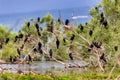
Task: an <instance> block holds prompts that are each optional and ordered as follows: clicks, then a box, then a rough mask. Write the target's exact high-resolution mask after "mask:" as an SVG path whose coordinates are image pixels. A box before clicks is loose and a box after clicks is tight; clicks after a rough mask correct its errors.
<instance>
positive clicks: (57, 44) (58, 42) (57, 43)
mask: <svg viewBox="0 0 120 80" xmlns="http://www.w3.org/2000/svg"><path fill="white" fill-rule="evenodd" d="M59 45H60V41H59V39H58V38H57V40H56V46H57V49H58V48H59Z"/></svg>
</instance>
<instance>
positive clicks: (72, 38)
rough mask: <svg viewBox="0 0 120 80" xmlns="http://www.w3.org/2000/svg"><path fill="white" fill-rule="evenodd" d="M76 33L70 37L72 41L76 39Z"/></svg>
mask: <svg viewBox="0 0 120 80" xmlns="http://www.w3.org/2000/svg"><path fill="white" fill-rule="evenodd" d="M74 38H75V35H74V34H73V35H72V37H71V38H70V40H71V42H72V41H73V40H74Z"/></svg>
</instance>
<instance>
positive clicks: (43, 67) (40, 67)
mask: <svg viewBox="0 0 120 80" xmlns="http://www.w3.org/2000/svg"><path fill="white" fill-rule="evenodd" d="M76 62H77V63H78V64H80V65H81V66H85V65H87V64H88V63H86V62H84V61H76ZM65 63H66V64H72V63H71V62H65ZM72 65H74V64H72ZM0 66H1V67H2V68H6V69H11V70H10V71H11V72H13V73H16V72H17V69H18V68H19V69H21V70H22V71H29V69H31V70H32V71H34V72H36V73H45V72H46V71H48V70H52V71H57V70H59V71H64V69H65V66H64V65H63V64H60V63H57V62H52V61H44V62H34V63H31V64H30V65H29V64H1V65H0ZM77 69H78V68H77Z"/></svg>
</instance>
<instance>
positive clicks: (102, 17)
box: [0, 13, 118, 63]
mask: <svg viewBox="0 0 120 80" xmlns="http://www.w3.org/2000/svg"><path fill="white" fill-rule="evenodd" d="M40 21H41V20H40V17H38V19H37V22H40ZM57 21H58V22H61V19H58V20H57ZM52 24H54V23H53V21H51V23H50V25H48V26H47V27H48V31H50V32H51V33H53V32H54V30H53V26H52ZM69 24H70V21H69V19H66V21H65V24H64V29H65V30H71V26H69ZM30 25H31V23H30V22H28V23H27V28H28V29H29V28H30ZM100 25H103V26H104V28H106V29H107V28H108V22H107V19H105V15H104V14H103V13H101V14H100ZM34 26H35V28H36V32H37V35H38V36H39V37H41V33H40V27H39V24H38V23H36V24H35V25H34ZM83 29H84V26H83V25H80V30H81V31H83ZM89 35H90V36H92V35H93V30H90V31H89ZM31 36H32V34H30V33H28V34H27V35H24V34H22V33H20V34H19V35H16V36H15V39H14V43H16V44H17V41H19V40H20V39H23V38H24V40H23V43H22V45H21V47H17V49H16V51H17V53H18V56H14V57H13V56H10V59H9V61H10V62H11V63H14V62H16V61H17V57H19V58H20V56H21V51H22V50H23V49H24V46H25V45H26V44H27V42H30V39H31ZM75 37H76V34H72V35H71V37H70V41H71V43H72V41H73V40H74V39H75ZM9 41H10V39H9V38H6V40H5V43H6V44H7V43H8V42H9ZM63 42H64V43H65V42H66V38H63ZM101 45H102V44H101V43H99V42H92V43H91V45H90V46H89V47H90V48H89V49H88V51H91V50H92V48H93V47H96V48H100V47H101ZM42 46H43V45H42V43H41V42H40V41H39V42H38V43H37V46H34V47H33V51H34V53H40V54H44V51H43V50H42ZM59 47H60V40H59V38H58V37H56V48H57V49H59ZM0 49H2V44H1V43H0ZM117 49H118V47H117V46H116V47H115V50H116V51H117ZM53 53H54V52H53V50H52V49H51V48H50V50H49V57H50V58H53ZM68 56H69V58H70V60H74V58H73V55H72V53H71V52H70V53H69V55H68ZM24 57H25V56H24ZM28 59H29V61H30V62H32V57H31V55H30V54H28ZM100 59H101V60H103V61H104V62H107V61H106V59H105V56H104V53H102V55H101V56H100Z"/></svg>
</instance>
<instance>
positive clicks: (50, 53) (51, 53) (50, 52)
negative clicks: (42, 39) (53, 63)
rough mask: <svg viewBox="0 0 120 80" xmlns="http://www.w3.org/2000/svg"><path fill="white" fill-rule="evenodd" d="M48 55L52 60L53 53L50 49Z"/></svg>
mask: <svg viewBox="0 0 120 80" xmlns="http://www.w3.org/2000/svg"><path fill="white" fill-rule="evenodd" d="M49 55H50V58H52V55H53V51H52V49H50V51H49Z"/></svg>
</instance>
